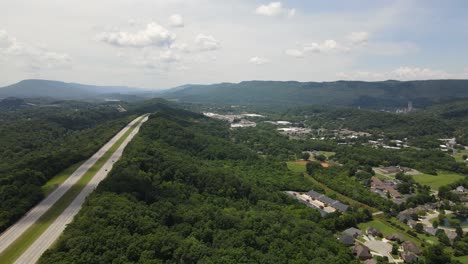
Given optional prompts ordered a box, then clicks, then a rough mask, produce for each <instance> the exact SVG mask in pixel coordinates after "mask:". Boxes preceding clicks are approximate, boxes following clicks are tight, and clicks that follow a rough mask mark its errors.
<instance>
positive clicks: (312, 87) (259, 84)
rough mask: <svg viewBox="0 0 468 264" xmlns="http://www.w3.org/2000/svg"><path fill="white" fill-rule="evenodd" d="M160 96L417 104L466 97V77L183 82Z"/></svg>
mask: <svg viewBox="0 0 468 264" xmlns="http://www.w3.org/2000/svg"><path fill="white" fill-rule="evenodd" d="M161 96H162V97H163V98H166V99H172V100H177V101H182V102H192V103H218V104H231V105H237V104H247V105H284V106H295V105H335V106H354V107H358V106H361V107H363V108H385V107H389V108H391V107H404V106H406V105H407V103H408V101H412V102H413V104H414V105H415V106H416V107H422V106H427V105H431V104H433V103H438V102H444V101H449V100H453V99H459V98H468V80H427V81H382V82H362V81H336V82H294V81H290V82H278V81H247V82H241V83H220V84H213V85H185V86H182V87H177V88H175V89H170V90H167V91H165V92H164V93H163V94H162V95H161Z"/></svg>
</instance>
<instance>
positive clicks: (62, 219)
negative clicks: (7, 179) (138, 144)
mask: <svg viewBox="0 0 468 264" xmlns="http://www.w3.org/2000/svg"><path fill="white" fill-rule="evenodd" d="M140 118H141V117H138V118H136V119H134V120H133V121H132V122H130V123H129V124H128V125H127V126H125V127H124V128H123V129H122V130H121V131H120V132H119V133H117V134H116V135H115V136H114V137H113V138H112V139H111V140H109V141H108V142H107V143H106V144H105V145H104V146H103V147H102V148H101V149H99V150H98V151H97V152H96V153H95V154H94V155H93V156H92V157H91V158H89V159H88V160H87V161H86V162H85V163H83V164H82V165H81V166H80V167H79V168H78V169H77V170H76V171H75V172H73V173H72V174H71V175H70V177H68V179H67V180H66V181H64V182H63V183H62V184H61V185H60V186H58V187H57V189H56V190H54V191H53V192H52V193H51V194H50V195H48V196H47V197H46V198H45V199H44V200H43V201H41V202H40V203H39V204H38V205H36V206H35V207H34V208H32V209H31V210H30V211H29V212H28V213H27V214H26V215H25V216H23V217H22V218H21V219H20V220H19V221H17V222H16V223H15V224H14V225H12V226H11V227H10V228H8V229H7V230H6V231H5V232H3V233H2V234H1V235H0V253H1V252H3V251H4V250H5V249H6V248H8V247H9V246H10V245H11V244H12V243H13V242H14V241H15V240H16V239H18V238H19V237H20V236H21V235H22V234H23V233H24V232H25V231H26V230H27V229H28V228H29V227H31V226H32V225H33V224H34V223H35V222H36V221H37V220H38V219H39V218H40V217H41V216H42V215H43V214H44V213H45V212H46V211H47V210H49V209H50V208H51V207H52V206H53V205H54V204H55V203H56V202H57V201H58V200H59V199H60V198H61V197H62V196H63V195H64V194H65V193H66V192H67V191H68V190H69V189H70V188H71V187H72V186H73V185H74V184H75V183H76V182H77V181H78V180H79V179H80V178H81V177H82V176H83V175H84V174H85V173H86V172H87V171H88V170H89V169H90V168H91V167H92V166H93V165H94V164H95V163H96V162H97V161H98V160H99V159H100V158H101V157H102V156H103V155H104V154H105V153H106V152H107V151H108V150H109V149H110V148H111V147H112V146H113V145H114V144H115V143H116V142H117V141H118V140H119V139H120V138H121V137H122V136H123V135H124V134H125V133H126V132H127V131H128V130H129V129H130V128H132V126H133V125H134V124H135V123H136V122H137V121H138V120H139V119H140ZM147 119H148V117H147V116H146V117H144V119H143V120H142V122H140V124H138V126H137V127H136V128H135V129H134V131H133V132H132V133H131V134H130V135H129V136H128V137H127V139H126V140H125V141H124V142H123V143H122V145H121V146H120V147H119V148H118V149H117V150H116V151H115V152H114V153H113V154H112V156H111V158H110V159H109V160H108V161H107V162H106V163H105V164H104V166H103V167H102V168H101V170H99V171H98V172H97V173H96V175H95V176H94V177H93V179H92V180H91V181H90V182H89V183H88V185H87V186H85V188H84V189H83V190H82V192H81V193H80V194H79V195H78V196H77V198H76V199H75V200H74V201H73V202H72V203H71V204H70V206H69V207H68V208H67V209H65V211H64V212H63V213H62V214H61V215H60V216H59V217H58V218H57V219H56V221H54V223H53V224H52V225H51V226H50V227H49V228H48V229H47V230H46V231H45V232H44V233H43V234H42V235H41V236H40V237H39V238H38V240H36V241H35V243H33V245H31V247H30V248H28V249H27V250H26V251H25V252H24V253H23V255H21V257H20V258H19V259H18V260H17V263H35V262H36V261H37V260H38V259H39V257H40V256H41V254H42V253H43V252H44V251H45V250H46V249H47V248H48V247H49V246H50V245H51V244H52V243H53V242H54V241H55V239H56V238H57V237H58V236H59V235H60V233H61V232H62V231H63V229H64V228H65V225H66V224H68V223H70V222H71V220H72V219H73V216H74V215H75V214H76V213H77V212H78V211H79V209H80V207H81V204H82V203H83V202H84V199H85V198H86V196H87V195H88V194H89V193H91V192H92V190H94V188H95V187H96V186H97V184H99V182H100V181H101V180H102V179H104V178H105V176H106V175H107V173H108V172H109V171H110V169H111V168H112V164H113V162H112V161H113V160H114V161H117V160H118V159H119V158H120V156H121V154H122V151H123V149H124V148H125V146H126V145H127V144H128V142H130V140H131V139H132V138H133V137H134V135H135V134H136V133H137V132H138V130H139V128H140V126H141V124H142V123H143V122H145V121H146V120H147ZM106 170H107V171H106ZM62 226H63V228H62ZM51 233H52V234H51ZM44 239H46V240H47V239H53V240H51V241H48V242H46V243H45V242H43V241H44ZM38 241H42V242H41V243H42V245H40V247H39V249H38V243H37V242H38ZM46 245H47V247H45V246H46ZM31 250H32V252H31Z"/></svg>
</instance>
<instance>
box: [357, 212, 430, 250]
mask: <svg viewBox="0 0 468 264" xmlns="http://www.w3.org/2000/svg"><path fill="white" fill-rule="evenodd" d="M397 221H398V220H396V219H394V222H397ZM370 226H372V227H375V228H377V229H378V230H379V231H380V232H382V234H383V235H384V237H385V236H388V235H390V234H394V233H397V234H400V235H402V236H403V237H404V238H405V239H406V240H410V241H413V242H414V243H415V244H417V245H418V246H419V247H421V244H422V243H423V242H426V243H429V244H434V243H436V242H437V238H435V237H431V236H426V235H422V234H418V237H413V236H410V235H409V234H408V233H406V232H407V231H408V230H410V228H409V227H408V226H406V225H404V224H403V223H398V226H400V227H401V228H402V229H403V230H401V229H399V228H396V227H394V226H392V225H390V224H389V223H388V222H387V220H386V219H382V218H379V217H374V220H372V221H370V222H367V223H361V224H358V227H359V229H361V230H362V231H363V232H365V231H366V228H367V227H370Z"/></svg>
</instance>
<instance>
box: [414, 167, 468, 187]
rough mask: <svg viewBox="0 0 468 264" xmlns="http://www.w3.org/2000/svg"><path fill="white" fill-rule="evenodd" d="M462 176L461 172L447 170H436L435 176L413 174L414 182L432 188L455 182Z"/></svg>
mask: <svg viewBox="0 0 468 264" xmlns="http://www.w3.org/2000/svg"><path fill="white" fill-rule="evenodd" d="M464 177H465V176H463V175H461V174H457V173H453V172H447V171H437V176H435V175H429V174H419V175H414V176H413V178H414V180H415V181H416V182H419V183H420V184H424V185H429V186H430V187H431V188H432V189H434V190H438V189H439V187H440V186H443V185H447V184H450V183H453V182H456V181H458V180H461V179H463V178H464Z"/></svg>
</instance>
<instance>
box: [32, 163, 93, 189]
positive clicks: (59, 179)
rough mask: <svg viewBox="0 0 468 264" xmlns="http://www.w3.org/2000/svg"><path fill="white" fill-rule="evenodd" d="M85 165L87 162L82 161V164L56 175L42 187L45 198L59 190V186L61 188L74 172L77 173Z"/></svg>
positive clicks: (74, 165) (72, 166)
mask: <svg viewBox="0 0 468 264" xmlns="http://www.w3.org/2000/svg"><path fill="white" fill-rule="evenodd" d="M83 163H85V161H81V162H78V163H76V164H73V165H71V166H70V167H68V168H66V169H65V170H63V171H61V172H60V173H59V174H57V175H55V176H54V177H53V178H52V179H50V180H49V181H48V182H47V183H46V184H44V185H43V186H42V187H41V189H42V193H43V194H44V197H46V196H48V195H49V194H50V193H51V192H53V191H54V190H55V189H57V186H59V185H60V184H62V183H63V182H64V181H65V180H66V179H68V177H70V175H72V174H73V172H74V171H76V170H77V169H78V168H79V167H80V166H81V165H83Z"/></svg>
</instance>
